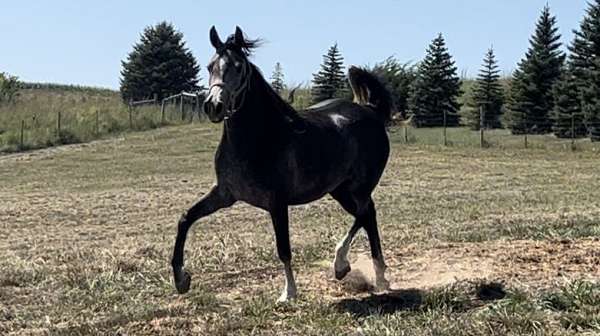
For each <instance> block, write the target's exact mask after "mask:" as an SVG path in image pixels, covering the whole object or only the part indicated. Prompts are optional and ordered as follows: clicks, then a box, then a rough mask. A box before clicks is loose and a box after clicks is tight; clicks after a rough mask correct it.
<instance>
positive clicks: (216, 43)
mask: <svg viewBox="0 0 600 336" xmlns="http://www.w3.org/2000/svg"><path fill="white" fill-rule="evenodd" d="M210 44H212V46H213V47H215V49H221V48H222V47H223V41H221V38H220V37H219V33H217V29H216V28H215V26H212V28H210Z"/></svg>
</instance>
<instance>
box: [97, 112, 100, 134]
mask: <svg viewBox="0 0 600 336" xmlns="http://www.w3.org/2000/svg"><path fill="white" fill-rule="evenodd" d="M99 114H100V113H99V112H98V110H96V136H98V135H100V115H99Z"/></svg>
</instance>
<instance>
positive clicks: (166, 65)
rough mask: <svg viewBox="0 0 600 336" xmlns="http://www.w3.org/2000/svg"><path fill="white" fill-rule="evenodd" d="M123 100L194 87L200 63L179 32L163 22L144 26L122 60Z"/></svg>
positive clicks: (196, 86) (163, 94) (188, 89)
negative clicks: (131, 48) (130, 50)
mask: <svg viewBox="0 0 600 336" xmlns="http://www.w3.org/2000/svg"><path fill="white" fill-rule="evenodd" d="M122 66H123V69H122V70H121V96H122V97H123V100H126V101H128V100H140V99H148V98H153V97H154V95H157V96H158V98H159V99H162V98H164V97H167V96H170V95H172V94H175V93H179V92H181V91H196V90H198V89H200V88H199V87H198V80H199V78H198V73H199V71H200V67H199V66H198V64H197V62H196V59H195V58H194V56H193V55H192V53H191V52H190V51H189V49H188V48H187V47H186V45H185V42H184V40H183V34H182V33H180V32H178V31H176V30H175V27H174V26H173V25H172V24H170V23H167V22H161V23H159V24H157V25H156V26H151V27H147V28H145V29H144V32H143V33H142V35H141V39H140V41H139V42H138V43H136V44H135V45H134V46H133V51H132V52H131V53H130V54H129V55H128V56H127V60H125V61H123V62H122Z"/></svg>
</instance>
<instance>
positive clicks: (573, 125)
mask: <svg viewBox="0 0 600 336" xmlns="http://www.w3.org/2000/svg"><path fill="white" fill-rule="evenodd" d="M575 149H576V148H575V113H571V150H572V151H575Z"/></svg>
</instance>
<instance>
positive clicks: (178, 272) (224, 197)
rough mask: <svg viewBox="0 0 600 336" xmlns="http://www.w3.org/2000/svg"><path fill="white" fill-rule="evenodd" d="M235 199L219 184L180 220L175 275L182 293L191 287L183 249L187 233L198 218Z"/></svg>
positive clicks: (172, 261)
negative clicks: (184, 266) (184, 262)
mask: <svg viewBox="0 0 600 336" xmlns="http://www.w3.org/2000/svg"><path fill="white" fill-rule="evenodd" d="M234 202H235V200H234V199H233V198H232V197H231V196H230V195H229V193H227V192H225V191H224V190H222V189H220V188H219V186H215V187H213V189H212V190H211V191H210V192H209V193H208V194H206V195H205V196H204V197H202V199H200V201H198V202H197V203H196V204H194V206H192V207H191V208H190V209H189V210H188V211H187V212H186V213H185V214H184V215H183V216H181V219H180V220H179V224H178V225H177V238H176V239H175V248H174V251H173V259H172V260H171V265H172V266H173V277H174V278H175V288H177V291H178V292H179V293H180V294H183V293H185V292H187V291H188V290H189V289H190V281H191V277H190V275H189V274H188V273H187V272H185V271H184V270H183V249H184V246H185V240H186V237H187V233H188V231H189V229H190V227H191V226H192V224H194V222H195V221H197V220H198V219H200V218H202V217H205V216H208V215H210V214H212V213H213V212H215V211H217V210H219V209H222V208H226V207H229V206H231V205H232V204H233V203H234Z"/></svg>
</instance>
